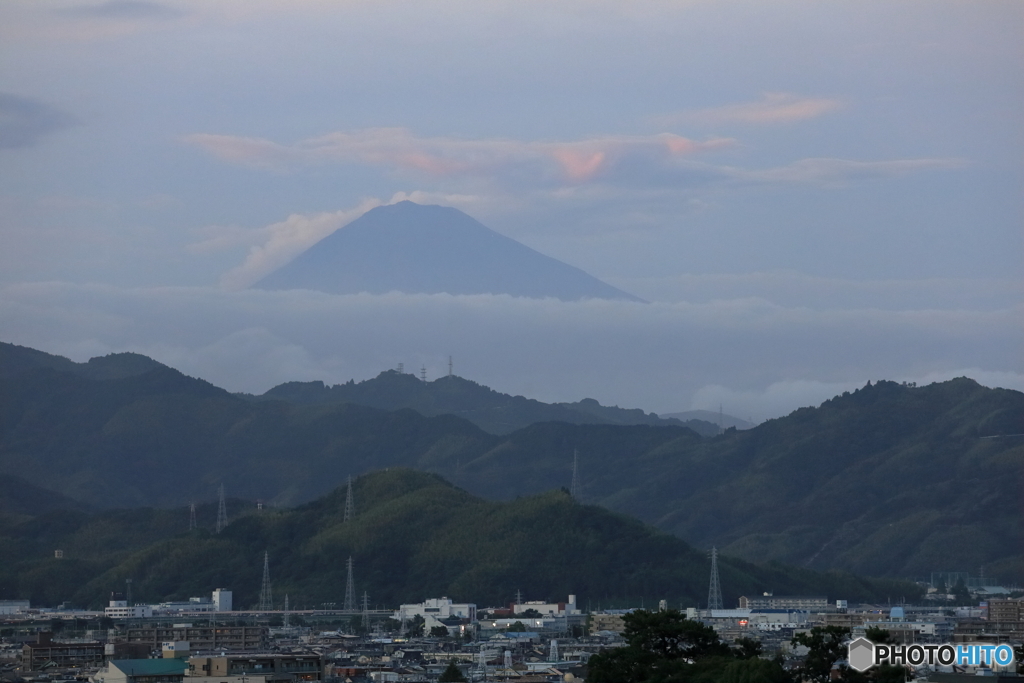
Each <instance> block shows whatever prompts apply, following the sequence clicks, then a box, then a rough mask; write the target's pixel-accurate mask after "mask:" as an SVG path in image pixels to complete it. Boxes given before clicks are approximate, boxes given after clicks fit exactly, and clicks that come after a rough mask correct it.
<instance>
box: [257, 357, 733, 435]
mask: <svg viewBox="0 0 1024 683" xmlns="http://www.w3.org/2000/svg"><path fill="white" fill-rule="evenodd" d="M255 398H257V399H258V400H282V401H291V402H293V403H305V404H316V403H357V404H359V405H365V406H371V407H373V408H383V409H384V410H399V409H401V408H411V409H413V410H415V411H416V412H418V413H420V414H421V415H446V414H447V415H457V416H458V417H461V418H465V419H467V420H469V421H470V422H472V423H473V424H475V425H477V426H478V427H480V428H481V429H483V430H484V431H486V432H490V433H491V434H509V433H511V432H514V431H515V430H517V429H522V428H523V427H526V426H528V425H531V424H534V423H536V422H569V423H571V424H619V425H636V424H646V425H660V426H666V425H675V426H686V427H689V428H690V429H693V430H694V431H695V432H697V433H698V434H703V435H705V436H713V435H715V434H718V432H719V430H718V427H717V425H715V424H711V423H710V422H706V421H702V420H690V421H686V422H683V421H679V420H675V419H663V418H660V417H658V416H657V415H655V414H654V413H645V412H644V411H642V410H640V409H636V408H634V409H626V408H619V407H618V406H602V405H601V404H600V403H598V402H597V401H595V400H594V399H592V398H585V399H583V400H582V401H579V402H576V403H553V404H551V403H542V402H540V401H536V400H534V399H529V398H524V397H522V396H509V395H508V394H502V393H499V392H497V391H494V390H493V389H490V388H488V387H485V386H482V385H480V384H477V383H476V382H473V381H470V380H467V379H463V378H461V377H457V376H450V377H441V378H438V379H436V380H434V381H431V382H423V381H421V380H419V379H417V378H416V377H415V376H414V375H410V374H404V373H400V372H396V371H394V370H389V371H387V372H382V373H381V374H380V375H378V376H377V377H375V378H373V379H369V380H366V381H363V382H348V383H347V384H335V385H334V386H326V385H325V384H324V383H323V382H287V383H285V384H281V385H278V386H276V387H274V388H273V389H271V390H270V391H268V392H266V393H265V394H263V395H262V396H258V397H255Z"/></svg>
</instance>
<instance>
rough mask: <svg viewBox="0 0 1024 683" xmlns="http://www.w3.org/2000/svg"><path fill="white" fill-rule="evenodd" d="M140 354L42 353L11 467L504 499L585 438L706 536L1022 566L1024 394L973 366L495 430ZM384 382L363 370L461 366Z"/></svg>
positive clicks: (76, 477)
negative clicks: (654, 414) (708, 423)
mask: <svg viewBox="0 0 1024 683" xmlns="http://www.w3.org/2000/svg"><path fill="white" fill-rule="evenodd" d="M7 346H10V345H7ZM15 348H17V347H15ZM9 350H10V349H7V348H6V347H0V351H4V352H7V351H9ZM29 355H31V354H29ZM22 357H24V354H22ZM50 358H51V359H52V358H54V357H50ZM0 360H2V354H0ZM37 360H38V358H37ZM44 360H45V358H44ZM137 361H138V359H137V358H132V357H126V356H125V355H124V354H122V355H121V356H116V357H115V356H111V357H107V360H106V361H105V362H106V363H108V364H111V365H112V366H113V367H114V368H118V369H119V371H118V372H112V371H110V370H109V369H108V370H105V371H104V372H103V373H101V375H102V376H104V377H110V379H94V378H92V377H89V376H84V375H83V374H82V373H81V372H71V371H61V370H59V369H55V368H54V367H40V365H44V366H45V365H46V364H45V363H36V365H34V366H31V367H32V368H34V369H24V367H23V369H22V370H21V371H19V372H18V373H16V374H14V375H13V376H10V377H7V378H5V379H4V381H2V382H0V474H10V475H16V476H19V477H22V478H23V479H24V480H26V481H28V482H30V483H31V484H33V485H35V486H41V487H43V488H45V489H48V490H52V491H56V492H59V493H61V494H63V495H65V496H68V497H70V498H73V499H75V500H79V501H84V502H87V503H90V504H93V505H96V506H98V507H117V506H138V505H155V506H163V507H166V506H180V505H183V504H185V503H187V502H188V501H189V500H190V499H195V500H199V501H210V500H213V499H214V497H215V495H216V490H217V487H218V486H219V485H220V484H221V483H223V484H224V485H225V486H226V488H227V492H228V495H231V496H238V497H240V498H246V499H249V500H250V501H254V500H255V499H263V500H265V501H268V502H272V503H276V504H280V505H291V504H297V503H302V502H306V501H309V500H312V499H314V498H316V497H317V496H320V495H323V494H325V493H327V492H329V491H330V490H332V489H333V488H334V487H335V486H337V485H338V484H340V483H341V482H342V481H344V478H345V476H346V475H349V474H353V475H356V474H360V473H363V472H367V471H370V470H374V469H380V468H384V467H393V466H403V467H412V468H415V469H419V470H424V471H430V472H436V473H438V474H441V475H442V476H445V477H446V478H448V479H449V480H451V481H453V482H455V484H457V485H458V486H460V487H462V488H463V489H465V490H467V491H469V492H471V493H473V494H475V495H482V496H485V497H487V498H491V499H505V500H507V499H511V498H514V497H516V496H523V495H532V494H537V493H540V492H542V491H547V490H550V489H552V488H557V487H560V486H569V484H570V481H571V478H572V462H573V452H574V450H576V451H578V452H579V470H580V475H581V479H582V483H583V499H584V500H585V501H586V502H588V503H594V504H598V505H601V506H603V507H606V508H608V509H611V510H615V511H619V512H624V513H626V514H630V515H633V516H636V517H638V518H640V519H642V520H644V521H646V522H647V523H650V524H654V525H655V526H657V527H659V528H661V529H663V530H666V531H669V532H672V533H674V534H676V535H678V536H679V537H681V538H684V539H686V540H687V541H689V542H692V543H694V544H696V545H697V546H699V547H702V548H709V547H710V546H711V545H717V546H718V547H719V548H720V549H721V548H725V549H726V550H728V552H729V553H730V554H733V555H735V556H741V557H745V558H748V559H750V560H755V561H759V562H760V561H765V560H772V559H775V560H779V561H784V562H787V563H790V564H794V565H798V566H806V567H810V568H815V569H828V568H838V569H843V570H847V571H855V572H857V573H862V574H867V575H876V576H894V577H906V576H918V577H923V576H927V575H928V574H929V573H931V572H933V571H969V572H972V573H977V571H978V569H979V567H982V566H984V568H985V573H986V575H988V576H994V577H997V578H1000V579H1002V580H1003V581H1016V582H1018V583H1020V582H1024V531H1022V529H1021V521H1022V520H1024V507H1022V500H1024V497H1022V496H1021V495H1020V491H1021V490H1022V488H1024V438H1022V437H1020V436H1014V435H1019V434H1021V433H1024V394H1021V393H1020V392H1016V391H1008V390H1002V389H988V388H985V387H982V386H980V385H978V384H977V383H975V382H973V381H972V380H969V379H966V378H961V379H957V380H953V381H949V382H943V383H939V384H933V385H929V386H926V387H913V386H904V385H900V384H896V383H893V382H879V383H877V384H872V385H868V386H866V387H864V388H862V389H860V390H859V391H856V392H853V393H847V394H844V395H842V396H838V397H836V398H834V399H832V400H830V401H826V402H825V403H824V404H822V405H821V406H820V407H818V408H805V409H802V410H798V411H796V412H794V413H793V414H791V415H789V416H787V417H784V418H780V419H777V420H771V421H769V422H766V423H764V424H761V425H759V426H757V427H755V428H753V429H749V430H745V431H742V432H736V431H727V432H726V433H725V434H722V435H719V436H716V437H713V438H701V437H699V436H698V435H697V434H696V433H694V432H693V431H691V430H689V429H687V428H685V427H683V426H654V425H612V424H569V423H566V422H543V423H536V424H532V425H530V426H528V427H525V428H523V429H520V430H517V431H515V432H512V433H511V434H507V435H505V436H495V435H492V434H488V433H486V432H484V431H481V430H480V429H479V428H477V427H476V426H474V425H472V424H471V423H469V422H467V421H465V420H463V419H461V418H459V417H456V416H453V415H447V414H446V415H438V416H434V417H424V416H423V415H421V414H420V413H418V412H414V411H412V410H408V409H405V410H398V411H395V412H387V411H383V410H379V409H375V408H371V407H365V406H361V405H356V404H353V403H344V402H340V403H339V402H327V403H321V402H309V403H299V402H295V401H293V400H291V399H290V400H288V401H271V400H260V401H253V400H245V399H242V398H240V397H237V396H233V395H230V394H227V393H226V392H224V391H222V390H220V389H218V388H216V387H213V386H212V385H210V384H208V383H206V382H203V381H201V380H196V379H192V378H189V377H186V376H184V375H182V374H181V373H178V372H177V371H175V370H172V369H170V368H167V367H164V366H161V365H157V367H155V368H153V369H150V370H149V371H146V372H142V373H141V374H131V372H137V371H138V370H140V369H143V368H144V366H145V362H144V361H143V362H142V363H139V362H137ZM68 362H70V361H68ZM54 363H58V364H59V361H54ZM51 365H52V364H51ZM77 365H87V364H77ZM0 366H3V363H2V362H0ZM23 366H24V364H23ZM98 367H102V365H101V366H98ZM128 368H135V370H131V371H129V370H128ZM378 379H379V380H380V382H379V383H376V384H373V383H363V384H364V385H367V387H369V388H372V387H377V388H378V389H381V390H382V391H383V390H384V389H385V388H386V385H387V383H389V382H394V383H410V382H411V386H412V388H410V389H408V392H412V391H413V390H423V391H437V390H439V388H443V387H444V386H445V381H451V382H453V384H451V386H455V384H454V382H464V380H459V379H458V378H445V380H437V381H435V382H432V383H429V384H428V385H425V384H424V383H423V382H420V381H419V380H416V379H415V378H412V377H411V376H408V375H400V374H398V373H385V374H384V375H382V376H381V377H380V378H378ZM470 384H471V383H470ZM310 386H311V385H295V386H294V387H292V388H293V389H295V391H296V392H299V393H301V392H302V391H305V390H306V389H308V388H309V387H310ZM428 386H429V387H430V388H429V389H428V388H427V387H428ZM367 387H364V388H367ZM479 389H480V390H481V391H482V392H485V393H486V392H490V390H489V389H487V388H486V387H479ZM332 390H333V389H332ZM312 391H314V393H318V392H322V391H326V389H325V388H324V387H322V386H321V387H320V388H316V387H313V388H312ZM402 391H406V389H402ZM492 393H493V392H492ZM459 395H460V396H462V394H459ZM463 398H465V397H464V396H463ZM460 400H461V399H460ZM522 400H523V401H526V399H522ZM452 401H454V399H452ZM460 405H462V407H465V406H466V405H471V403H470V404H465V405H463V404H460ZM539 405H543V404H539ZM455 407H459V405H456V406H455ZM467 409H468V408H467ZM988 437H994V438H988Z"/></svg>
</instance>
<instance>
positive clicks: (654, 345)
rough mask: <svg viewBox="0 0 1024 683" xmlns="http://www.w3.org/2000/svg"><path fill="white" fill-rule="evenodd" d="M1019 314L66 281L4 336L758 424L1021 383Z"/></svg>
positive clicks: (41, 294)
mask: <svg viewBox="0 0 1024 683" xmlns="http://www.w3.org/2000/svg"><path fill="white" fill-rule="evenodd" d="M1022 313H1024V310H1022V309H1021V307H1015V308H1006V309H1000V310H995V311H965V310H947V311H935V310H929V311H885V310H867V309H864V310H811V309H807V308H786V307H782V306H779V305H775V304H771V303H769V302H766V301H764V300H761V299H753V298H749V299H734V300H726V301H713V302H708V303H699V304H694V303H685V302H679V303H655V304H637V303H630V302H622V301H597V300H591V301H583V302H562V301H555V300H533V299H517V298H513V297H509V296H492V295H475V296H449V295H408V294H399V293H392V294H386V295H376V296H375V295H365V294H362V295H346V296H336V295H328V294H322V293H318V292H308V291H288V292H265V291H248V290H246V291H237V292H230V291H224V290H221V289H216V288H154V289H119V288H115V287H110V286H104V285H74V284H67V283H40V284H22V285H15V286H9V287H6V288H4V289H0V319H3V320H4V321H5V325H4V331H3V341H8V342H13V343H17V344H22V345H26V346H31V347H34V348H39V349H42V350H44V351H49V352H51V353H59V354H62V355H67V356H69V357H71V358H73V359H75V360H85V359H87V358H89V357H90V356H94V355H101V354H105V353H110V352H115V351H136V352H139V353H144V354H147V355H150V356H152V357H154V358H156V359H157V360H160V361H161V362H164V363H167V364H168V365H171V366H173V367H176V368H178V369H180V370H181V371H183V372H185V373H187V374H190V375H194V376H199V377H202V378H204V379H207V380H209V381H211V382H213V383H214V384H217V385H219V386H222V387H224V388H226V389H229V390H232V391H248V392H256V393H262V392H263V391H266V390H267V389H268V388H270V387H271V386H274V385H276V384H278V383H280V382H284V381H289V380H323V381H325V382H328V383H337V382H344V381H347V380H349V379H356V380H361V379H365V378H368V377H372V376H374V375H376V374H377V373H379V372H380V371H382V370H385V369H389V368H393V367H395V366H397V364H398V363H404V364H405V368H406V370H407V371H411V372H418V371H419V369H420V368H421V367H425V368H426V369H427V376H428V379H430V378H436V377H438V376H439V375H440V374H442V373H444V372H446V371H447V361H448V356H449V355H451V356H453V357H454V362H455V372H456V374H458V375H460V376H463V377H466V378H469V379H472V380H475V381H478V382H481V383H483V384H487V385H488V386H492V387H494V388H495V389H497V390H500V391H504V392H508V393H512V394H522V395H525V396H529V397H533V398H538V399H540V400H545V401H571V400H579V399H580V398H583V397H593V398H596V399H598V400H600V401H601V402H602V403H606V404H618V405H621V406H624V407H641V408H644V409H645V410H649V411H656V412H661V413H663V412H673V411H677V410H685V409H689V408H709V407H710V408H713V409H717V407H718V404H719V403H722V404H723V407H724V409H725V411H726V412H730V413H732V414H735V415H737V416H739V417H743V418H747V417H750V418H753V419H754V420H763V419H766V418H770V417H775V416H779V415H783V414H786V413H788V412H789V411H791V410H793V409H795V408H798V407H800V406H803V405H813V404H816V403H819V402H820V401H822V400H824V399H827V398H829V397H831V396H833V395H835V394H836V393H841V391H844V390H846V389H850V388H854V387H856V386H862V385H863V384H864V382H865V381H867V380H869V379H871V380H878V379H896V380H908V381H918V382H922V381H928V380H930V379H946V378H949V377H952V376H957V375H958V374H966V375H968V376H972V377H974V378H975V379H978V380H979V381H981V382H983V383H985V384H991V385H998V386H1005V387H1009V388H1015V389H1019V390H1024V372H1022V368H1021V358H1020V354H1019V344H1018V340H1019V339H1020V338H1021V327H1022V322H1021V321H1022V320H1024V315H1022Z"/></svg>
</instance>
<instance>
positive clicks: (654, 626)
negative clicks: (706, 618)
mask: <svg viewBox="0 0 1024 683" xmlns="http://www.w3.org/2000/svg"><path fill="white" fill-rule="evenodd" d="M623 621H624V622H625V624H626V630H625V632H624V633H623V636H624V637H625V639H626V643H627V645H626V647H620V648H617V649H615V650H612V651H610V652H606V653H602V654H599V655H594V656H593V657H591V659H590V663H589V671H588V674H587V681H590V682H592V683H640V682H641V681H644V682H650V683H685V682H689V681H693V682H700V683H703V682H705V681H706V682H707V683H723V682H724V683H746V682H747V681H751V682H753V681H765V682H766V683H789V682H790V678H789V676H788V675H787V674H786V672H785V670H783V668H782V665H781V664H780V663H779V662H777V661H768V660H763V659H758V658H757V657H756V655H754V654H753V652H754V650H756V648H754V647H753V646H752V645H751V644H750V643H748V642H744V643H741V644H740V647H739V648H738V649H737V650H736V651H733V650H730V648H729V647H728V646H727V645H725V644H724V643H722V642H721V641H720V640H719V639H718V634H717V633H715V630H714V629H713V628H711V627H710V626H705V625H704V624H702V623H700V622H699V621H694V620H691V619H687V618H686V616H685V615H684V614H682V613H681V612H679V611H678V610H666V611H663V612H647V611H644V610H636V611H634V612H631V613H629V614H627V615H626V616H625V617H623ZM744 656H746V657H750V658H748V659H741V658H740V657H744Z"/></svg>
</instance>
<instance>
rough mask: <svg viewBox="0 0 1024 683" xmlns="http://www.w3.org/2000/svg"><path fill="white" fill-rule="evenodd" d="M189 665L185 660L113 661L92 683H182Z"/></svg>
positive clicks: (94, 677) (97, 674)
mask: <svg viewBox="0 0 1024 683" xmlns="http://www.w3.org/2000/svg"><path fill="white" fill-rule="evenodd" d="M187 669H188V665H187V664H186V662H185V660H183V659H112V660H110V661H109V662H108V663H107V667H106V668H105V669H101V670H100V671H98V672H97V673H96V674H95V675H94V676H93V677H92V678H91V679H89V680H90V681H91V682H92V683H182V679H183V678H184V677H185V671H186V670H187Z"/></svg>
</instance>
